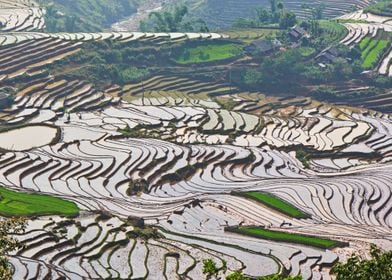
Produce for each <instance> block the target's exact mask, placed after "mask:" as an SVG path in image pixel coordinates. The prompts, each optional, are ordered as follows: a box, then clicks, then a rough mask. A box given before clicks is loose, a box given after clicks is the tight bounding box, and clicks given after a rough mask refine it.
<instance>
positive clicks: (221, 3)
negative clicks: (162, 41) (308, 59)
mask: <svg viewBox="0 0 392 280" xmlns="http://www.w3.org/2000/svg"><path fill="white" fill-rule="evenodd" d="M282 2H283V3H284V5H285V7H286V9H288V10H292V11H294V12H295V13H296V14H297V15H298V16H300V17H309V16H311V9H317V8H319V7H321V5H324V6H323V8H322V10H323V12H322V14H323V17H324V18H333V17H336V16H340V15H343V14H344V13H346V12H348V11H351V10H353V9H356V8H363V7H366V6H367V5H369V4H370V3H371V2H372V0H347V1H340V0H327V1H311V0H303V1H301V0H284V1H282ZM188 4H189V5H193V6H194V7H195V9H194V13H196V14H197V15H198V16H201V17H202V18H203V19H204V20H205V21H206V22H207V23H208V24H209V26H211V27H215V28H219V27H228V26H230V25H231V24H232V23H233V22H235V20H236V19H238V18H240V17H250V16H252V15H254V9H255V8H256V7H266V8H268V7H269V6H270V1H269V0H243V1H235V0H205V1H200V0H188ZM304 4H305V5H306V6H307V9H304Z"/></svg>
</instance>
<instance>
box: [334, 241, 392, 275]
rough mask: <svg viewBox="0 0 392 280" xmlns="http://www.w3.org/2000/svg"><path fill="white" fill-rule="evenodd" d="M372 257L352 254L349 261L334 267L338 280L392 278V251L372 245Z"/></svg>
mask: <svg viewBox="0 0 392 280" xmlns="http://www.w3.org/2000/svg"><path fill="white" fill-rule="evenodd" d="M370 255H371V258H370V259H361V258H360V257H359V256H358V255H352V256H351V257H350V258H349V259H348V260H347V262H345V263H337V264H335V265H334V266H333V268H332V273H334V274H335V275H336V280H390V279H392V251H389V252H384V251H382V250H381V249H379V248H378V247H377V246H375V245H371V248H370Z"/></svg>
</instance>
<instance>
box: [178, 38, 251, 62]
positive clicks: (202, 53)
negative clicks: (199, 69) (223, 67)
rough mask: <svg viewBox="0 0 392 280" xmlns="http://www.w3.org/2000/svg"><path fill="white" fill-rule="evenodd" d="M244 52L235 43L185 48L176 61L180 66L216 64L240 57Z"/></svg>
mask: <svg viewBox="0 0 392 280" xmlns="http://www.w3.org/2000/svg"><path fill="white" fill-rule="evenodd" d="M242 52H243V50H242V46H241V45H238V44H233V43H225V44H208V45H202V46H195V47H192V46H191V47H187V48H184V50H183V51H182V53H181V54H180V55H178V56H177V57H176V58H175V61H176V62H177V63H179V64H192V63H206V62H214V61H220V60H225V59H229V58H234V57H237V56H240V55H241V54H242Z"/></svg>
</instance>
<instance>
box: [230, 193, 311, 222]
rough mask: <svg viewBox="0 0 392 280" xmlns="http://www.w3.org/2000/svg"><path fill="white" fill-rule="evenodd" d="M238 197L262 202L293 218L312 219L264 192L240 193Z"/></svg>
mask: <svg viewBox="0 0 392 280" xmlns="http://www.w3.org/2000/svg"><path fill="white" fill-rule="evenodd" d="M238 195H240V196H244V197H246V198H250V199H252V200H255V201H256V202H260V203H262V204H264V205H265V206H267V207H270V208H272V209H274V210H277V211H279V212H281V213H283V214H285V215H287V216H290V217H293V218H297V219H306V218H309V217H310V215H309V214H307V213H305V212H303V211H301V210H299V209H298V208H296V207H294V206H293V205H291V204H290V203H288V202H286V201H284V200H282V199H280V198H278V197H276V196H274V195H272V194H268V193H264V192H246V193H239V194H238Z"/></svg>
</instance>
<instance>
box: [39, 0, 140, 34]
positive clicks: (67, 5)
mask: <svg viewBox="0 0 392 280" xmlns="http://www.w3.org/2000/svg"><path fill="white" fill-rule="evenodd" d="M138 2H139V0H78V1H71V0H39V3H40V5H41V6H43V7H45V8H46V11H47V12H46V16H45V17H46V26H47V30H48V31H51V32H55V31H68V32H75V31H100V30H102V29H104V28H107V27H110V25H112V24H113V23H115V22H117V21H120V20H121V19H123V18H125V17H128V16H130V15H132V14H134V13H136V11H137V6H138Z"/></svg>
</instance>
